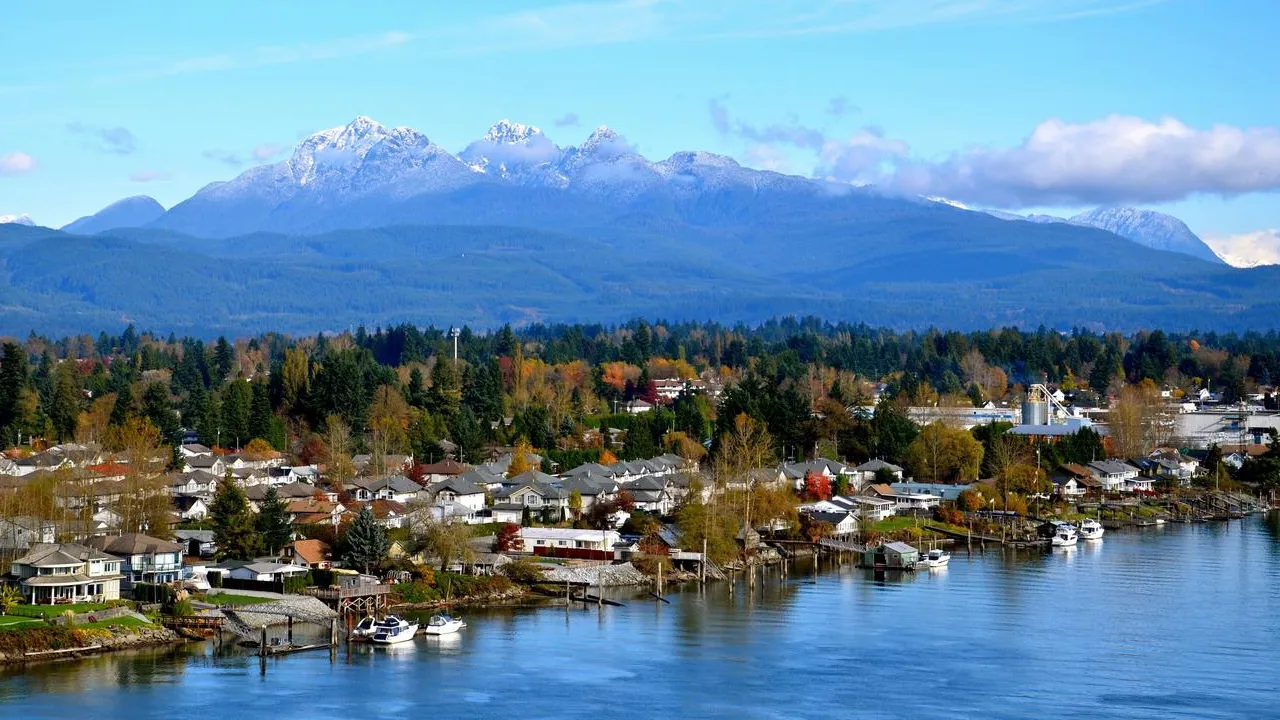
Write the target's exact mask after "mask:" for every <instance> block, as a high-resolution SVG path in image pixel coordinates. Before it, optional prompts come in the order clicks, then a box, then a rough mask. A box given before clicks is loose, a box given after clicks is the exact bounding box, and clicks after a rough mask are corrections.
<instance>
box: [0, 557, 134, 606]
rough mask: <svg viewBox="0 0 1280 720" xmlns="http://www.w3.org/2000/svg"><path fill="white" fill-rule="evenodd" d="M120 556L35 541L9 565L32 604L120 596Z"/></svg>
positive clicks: (27, 599)
mask: <svg viewBox="0 0 1280 720" xmlns="http://www.w3.org/2000/svg"><path fill="white" fill-rule="evenodd" d="M120 565H121V560H120V558H117V557H114V556H111V555H108V554H107V553H104V552H102V551H101V550H97V549H95V548H91V547H88V546H86V545H79V544H76V543H62V544H57V543H37V544H36V545H33V546H32V547H31V549H30V550H29V551H28V552H27V553H26V554H25V555H23V556H22V557H20V558H18V559H17V560H14V561H13V564H12V566H11V567H10V573H12V574H13V575H14V576H15V577H16V578H17V579H18V586H19V588H20V590H21V592H22V596H23V598H25V599H26V601H27V602H29V603H31V604H33V605H56V604H64V603H78V602H106V601H108V600H119V599H120Z"/></svg>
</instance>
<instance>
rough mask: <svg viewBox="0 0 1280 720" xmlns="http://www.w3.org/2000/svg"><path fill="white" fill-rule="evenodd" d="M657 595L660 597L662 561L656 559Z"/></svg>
mask: <svg viewBox="0 0 1280 720" xmlns="http://www.w3.org/2000/svg"><path fill="white" fill-rule="evenodd" d="M658 597H662V561H661V560H659V561H658Z"/></svg>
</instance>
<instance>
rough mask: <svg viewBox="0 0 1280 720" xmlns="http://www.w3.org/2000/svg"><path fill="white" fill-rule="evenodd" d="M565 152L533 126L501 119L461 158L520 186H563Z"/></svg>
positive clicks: (491, 174) (497, 177)
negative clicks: (562, 169)
mask: <svg viewBox="0 0 1280 720" xmlns="http://www.w3.org/2000/svg"><path fill="white" fill-rule="evenodd" d="M563 155H564V151H563V150H561V149H560V148H559V147H557V146H556V144H555V143H553V142H551V140H550V139H549V138H548V137H547V136H546V135H544V134H543V133H542V130H541V129H539V128H536V127H534V126H532V125H525V124H522V123H514V122H511V121H510V120H499V121H498V122H496V123H494V124H493V127H490V128H489V132H487V133H485V134H484V137H482V138H480V139H479V140H476V141H475V142H473V143H471V144H470V145H468V146H467V147H466V148H465V149H464V150H463V151H462V152H460V153H458V157H459V158H460V159H461V160H462V161H463V162H464V163H466V164H467V166H468V167H470V168H471V169H472V170H475V171H476V172H479V173H484V174H485V175H486V176H488V177H491V178H496V179H499V180H505V181H509V182H512V183H515V184H517V185H534V186H547V187H554V188H564V187H565V186H567V185H568V184H569V178H568V177H566V176H565V175H564V173H563V172H562V171H561V168H560V160H561V158H562V157H563Z"/></svg>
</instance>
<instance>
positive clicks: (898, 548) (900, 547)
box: [884, 542, 920, 553]
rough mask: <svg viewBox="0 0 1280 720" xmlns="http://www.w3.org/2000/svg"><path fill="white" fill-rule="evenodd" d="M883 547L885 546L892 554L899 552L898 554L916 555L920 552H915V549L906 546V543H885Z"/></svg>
mask: <svg viewBox="0 0 1280 720" xmlns="http://www.w3.org/2000/svg"><path fill="white" fill-rule="evenodd" d="M884 546H885V547H886V548H888V549H890V550H892V551H894V552H899V553H918V552H920V551H919V550H916V549H915V548H913V547H911V546H910V545H908V544H906V543H904V542H887V543H885V544H884Z"/></svg>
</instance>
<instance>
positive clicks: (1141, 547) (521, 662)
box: [0, 513, 1280, 720]
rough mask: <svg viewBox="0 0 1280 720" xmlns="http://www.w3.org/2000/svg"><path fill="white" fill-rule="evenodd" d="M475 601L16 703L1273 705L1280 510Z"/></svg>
mask: <svg viewBox="0 0 1280 720" xmlns="http://www.w3.org/2000/svg"><path fill="white" fill-rule="evenodd" d="M616 597H617V599H619V600H621V601H623V602H625V603H626V606H625V607H612V608H610V607H606V608H605V609H604V610H603V611H599V610H597V608H596V607H595V606H592V607H590V608H588V609H583V608H581V607H579V608H576V609H574V610H572V611H568V612H566V611H565V610H564V609H563V608H551V607H547V608H521V609H505V610H491V611H486V612H477V613H469V614H468V618H467V619H468V621H469V623H470V627H469V628H468V629H466V630H464V631H463V633H462V634H461V635H459V636H456V637H453V638H448V639H444V640H441V639H437V638H421V639H418V640H415V641H414V643H413V644H411V645H409V646H407V647H405V648H401V649H395V650H391V651H388V650H386V649H379V648H368V647H357V648H355V649H353V650H352V651H351V652H350V653H348V651H347V650H346V649H345V648H344V649H343V650H341V651H340V652H339V655H338V661H337V663H336V664H332V665H331V664H330V662H329V656H328V654H327V653H325V652H323V651H321V652H314V653H303V654H298V655H293V656H288V657H283V658H276V659H271V660H269V661H268V663H267V672H266V674H265V675H262V674H260V672H259V666H258V659H257V658H256V657H254V656H251V655H249V654H248V652H249V651H245V650H243V649H238V648H232V647H226V648H224V649H223V650H222V651H221V652H220V653H219V652H217V651H215V648H214V647H213V646H212V644H211V643H201V644H193V645H189V646H186V647H182V648H176V649H164V650H152V651H139V652H134V653H128V654H117V655H111V656H100V657H96V658H91V659H87V660H79V661H71V662H63V663H51V664H43V665H36V666H31V667H28V668H25V669H10V670H5V671H2V672H3V674H0V707H3V709H4V711H5V712H4V716H5V717H12V718H23V719H24V720H30V719H31V718H60V719H61V718H88V719H93V720H97V719H99V718H102V719H107V718H128V719H129V720H137V719H140V718H170V719H172V718H204V717H216V718H232V719H234V720H253V719H256V718H281V717H310V718H345V719H348V720H354V719H355V718H396V719H397V720H407V719H408V718H414V717H445V718H451V717H466V718H520V719H524V718H589V719H591V720H622V719H624V718H720V717H733V718H843V717H866V718H970V717H974V718H1029V717H1033V716H1040V717H1052V716H1057V715H1066V714H1071V715H1074V716H1076V717H1079V718H1090V719H1094V718H1162V719H1167V718H1185V717H1196V718H1265V717H1280V680H1277V674H1276V673H1277V671H1278V670H1280V518H1277V516H1276V515H1275V514H1274V513H1273V514H1272V515H1271V516H1269V517H1262V516H1253V517H1250V518H1247V519H1245V520H1242V521H1233V522H1230V523H1220V524H1209V525H1166V526H1163V527H1159V528H1150V529H1145V530H1140V531H1133V532H1111V533H1108V535H1107V536H1106V539H1105V540H1103V541H1101V542H1097V543H1089V544H1084V543H1081V545H1080V546H1079V547H1077V548H1075V549H1073V550H1055V551H1052V552H1047V551H1046V552H1018V553H1013V552H1008V553H1001V552H1000V551H998V550H994V551H993V550H991V549H988V550H987V551H986V552H985V553H977V552H975V553H973V554H971V555H970V554H966V553H965V552H964V551H963V549H958V550H957V551H956V553H955V557H954V559H953V560H952V564H951V566H950V567H949V568H947V569H945V570H942V571H933V572H922V573H916V574H908V575H903V576H900V577H894V576H892V575H890V576H889V577H880V578H877V577H875V576H874V575H872V574H871V573H869V572H867V571H862V570H855V569H853V568H850V567H848V566H846V567H843V568H840V569H835V568H830V569H828V568H826V567H824V568H823V570H822V572H821V574H819V576H818V577H817V579H816V581H815V580H814V577H813V574H812V571H811V566H809V568H806V567H803V566H801V567H797V568H796V569H795V571H794V572H793V574H792V575H791V576H789V577H783V576H782V574H781V573H780V571H778V570H776V569H774V570H770V571H769V572H768V573H766V575H765V576H764V579H763V580H762V581H761V583H760V584H759V586H758V587H757V588H756V591H755V593H751V592H748V591H747V588H746V587H745V586H744V585H739V586H738V588H737V592H735V593H733V594H732V595H731V594H730V593H729V592H728V587H727V586H726V585H725V584H719V585H711V586H708V587H707V588H706V589H705V590H699V589H698V588H687V589H683V590H679V591H674V592H671V593H669V595H668V597H669V599H670V600H671V604H670V605H663V604H661V603H658V602H656V601H654V600H652V599H642V598H640V597H634V596H627V595H619V596H616Z"/></svg>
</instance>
